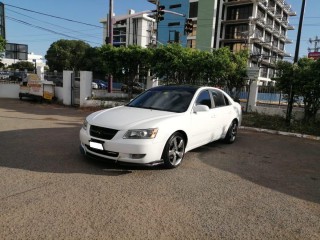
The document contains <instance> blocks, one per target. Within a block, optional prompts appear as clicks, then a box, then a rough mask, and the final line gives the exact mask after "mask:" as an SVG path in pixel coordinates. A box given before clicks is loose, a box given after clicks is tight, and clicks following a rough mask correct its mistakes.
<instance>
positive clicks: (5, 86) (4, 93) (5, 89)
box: [0, 83, 20, 98]
mask: <svg viewBox="0 0 320 240" xmlns="http://www.w3.org/2000/svg"><path fill="white" fill-rule="evenodd" d="M19 91H20V84H18V83H0V98H19Z"/></svg>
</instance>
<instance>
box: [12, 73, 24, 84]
mask: <svg viewBox="0 0 320 240" xmlns="http://www.w3.org/2000/svg"><path fill="white" fill-rule="evenodd" d="M26 77H27V74H26V73H25V72H12V73H11V74H10V75H9V80H10V81H19V82H21V81H22V80H23V79H24V78H26Z"/></svg>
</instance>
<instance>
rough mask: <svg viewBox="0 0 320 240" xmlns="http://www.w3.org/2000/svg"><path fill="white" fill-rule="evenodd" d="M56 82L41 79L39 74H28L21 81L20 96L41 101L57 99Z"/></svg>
mask: <svg viewBox="0 0 320 240" xmlns="http://www.w3.org/2000/svg"><path fill="white" fill-rule="evenodd" d="M54 86H55V84H54V83H53V82H51V81H44V80H40V78H39V77H38V75H37V74H28V75H27V77H26V78H25V79H23V81H22V82H21V85H20V92H19V98H20V99H22V98H23V97H27V98H33V99H37V100H39V101H42V100H49V101H52V100H54V99H55V95H54Z"/></svg>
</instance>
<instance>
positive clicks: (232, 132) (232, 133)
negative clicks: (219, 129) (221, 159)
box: [224, 120, 238, 143]
mask: <svg viewBox="0 0 320 240" xmlns="http://www.w3.org/2000/svg"><path fill="white" fill-rule="evenodd" d="M237 132H238V123H237V121H236V120H233V121H232V123H231V124H230V127H229V129H228V132H227V135H226V137H225V138H224V141H225V142H226V143H233V142H234V141H235V140H236V136H237Z"/></svg>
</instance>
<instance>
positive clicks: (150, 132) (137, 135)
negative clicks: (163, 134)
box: [123, 128, 158, 139]
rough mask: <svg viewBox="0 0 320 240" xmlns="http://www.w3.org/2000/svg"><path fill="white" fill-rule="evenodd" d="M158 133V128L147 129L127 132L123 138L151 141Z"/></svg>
mask: <svg viewBox="0 0 320 240" xmlns="http://www.w3.org/2000/svg"><path fill="white" fill-rule="evenodd" d="M157 133H158V128H149V129H134V130H128V131H127V132H126V134H125V135H124V136H123V138H129V139H151V138H155V137H156V136H157Z"/></svg>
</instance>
